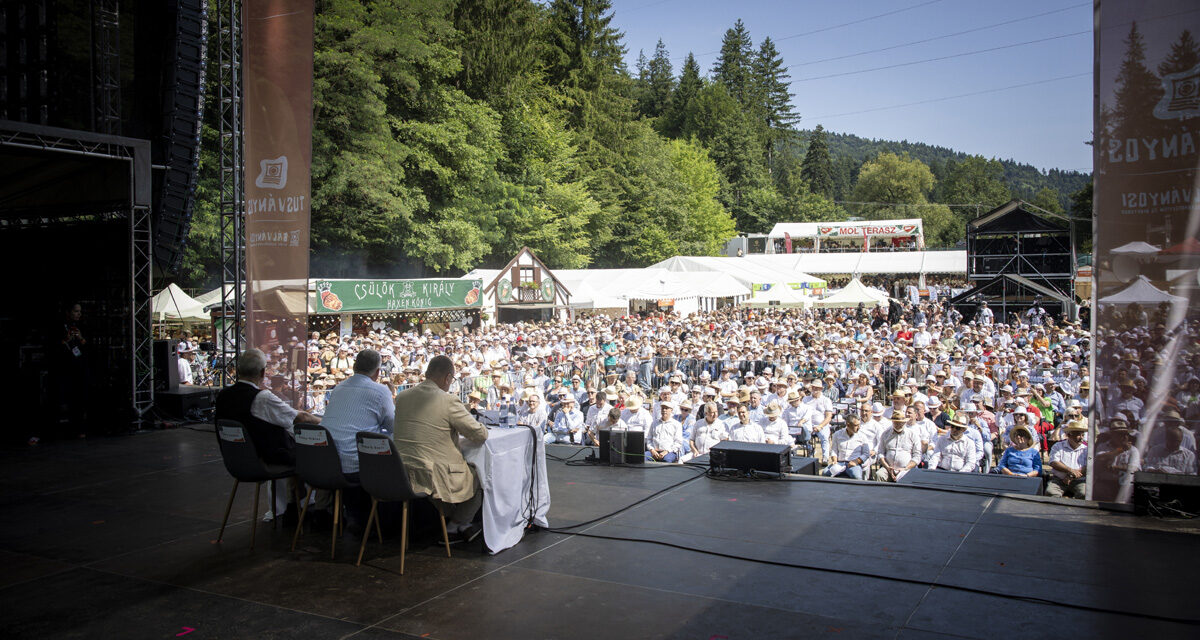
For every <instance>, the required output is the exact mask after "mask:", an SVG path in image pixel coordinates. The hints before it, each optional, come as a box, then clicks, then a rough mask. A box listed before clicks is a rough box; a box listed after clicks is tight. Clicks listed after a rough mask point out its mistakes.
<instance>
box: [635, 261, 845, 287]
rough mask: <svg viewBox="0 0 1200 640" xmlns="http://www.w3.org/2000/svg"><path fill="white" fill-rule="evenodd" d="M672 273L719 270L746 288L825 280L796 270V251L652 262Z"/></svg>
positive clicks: (819, 283)
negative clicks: (756, 285) (793, 252)
mask: <svg viewBox="0 0 1200 640" xmlns="http://www.w3.org/2000/svg"><path fill="white" fill-rule="evenodd" d="M652 268H658V269H666V270H668V271H674V272H703V273H711V272H714V271H716V272H719V273H724V274H727V275H729V276H732V277H733V278H734V279H735V280H737V281H738V282H740V283H742V284H744V285H746V286H747V287H749V286H751V285H755V284H775V283H779V282H783V283H795V284H801V283H809V284H817V285H821V286H824V284H825V281H824V280H822V279H821V278H818V277H815V276H813V275H810V274H808V273H805V272H803V271H800V270H798V269H796V256H795V254H776V255H761V256H743V257H740V258H724V257H711V256H676V257H674V258H667V259H666V260H663V261H662V262H659V263H657V264H654V265H652Z"/></svg>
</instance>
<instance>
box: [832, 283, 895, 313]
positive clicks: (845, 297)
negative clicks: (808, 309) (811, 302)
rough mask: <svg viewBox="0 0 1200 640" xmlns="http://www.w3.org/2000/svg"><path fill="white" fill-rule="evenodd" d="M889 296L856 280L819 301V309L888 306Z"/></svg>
mask: <svg viewBox="0 0 1200 640" xmlns="http://www.w3.org/2000/svg"><path fill="white" fill-rule="evenodd" d="M887 302H888V295H887V294H886V293H884V292H882V291H880V290H879V289H872V288H871V287H868V286H866V285H864V284H863V283H862V281H861V280H859V279H858V278H855V279H853V280H851V281H850V284H848V285H846V286H845V287H843V288H842V289H841V290H839V291H837V292H836V293H834V294H831V295H830V296H828V297H826V298H822V299H820V300H818V301H817V306H818V307H857V306H858V305H859V304H862V305H863V306H865V307H878V306H882V305H885V304H887Z"/></svg>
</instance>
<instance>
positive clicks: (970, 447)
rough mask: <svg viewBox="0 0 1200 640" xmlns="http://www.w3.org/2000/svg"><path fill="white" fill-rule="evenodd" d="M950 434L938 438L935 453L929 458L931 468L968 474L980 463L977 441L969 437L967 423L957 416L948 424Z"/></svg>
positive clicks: (934, 448)
mask: <svg viewBox="0 0 1200 640" xmlns="http://www.w3.org/2000/svg"><path fill="white" fill-rule="evenodd" d="M946 426H947V427H949V433H945V434H942V435H940V436H938V437H937V440H936V442H934V445H933V453H932V454H931V455H930V456H929V468H931V469H941V470H944V471H954V472H957V473H968V472H971V471H974V470H975V468H976V466H977V465H978V463H979V453H978V452H977V451H976V447H975V441H974V440H972V439H971V438H968V437H967V429H968V427H967V423H966V422H964V421H963V420H962V418H961V417H959V416H955V417H953V418H951V419H950V420H949V421H947V422H946Z"/></svg>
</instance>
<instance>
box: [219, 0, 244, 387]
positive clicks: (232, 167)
mask: <svg viewBox="0 0 1200 640" xmlns="http://www.w3.org/2000/svg"><path fill="white" fill-rule="evenodd" d="M217 37H218V39H219V42H218V45H217V98H218V104H217V109H218V116H219V120H220V123H219V135H218V145H219V146H220V149H219V154H218V162H219V169H220V199H221V200H220V211H219V215H220V220H221V224H220V241H221V293H222V310H223V313H224V320H223V324H222V325H221V327H220V334H219V335H216V336H214V338H215V339H216V340H217V345H216V347H217V349H218V350H219V351H220V363H219V366H218V370H217V378H216V381H217V384H218V385H219V386H225V385H228V384H231V383H232V382H233V378H232V375H231V374H230V371H229V369H230V365H231V364H232V363H233V362H234V361H235V360H236V359H237V354H238V353H240V352H241V350H242V320H243V309H242V299H243V296H244V293H243V287H244V286H245V281H246V256H245V234H244V232H243V230H242V224H243V222H244V216H245V189H244V185H243V184H242V169H243V165H244V161H243V157H242V152H243V140H242V2H241V0H218V2H217Z"/></svg>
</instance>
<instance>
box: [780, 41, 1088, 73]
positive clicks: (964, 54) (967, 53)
mask: <svg viewBox="0 0 1200 640" xmlns="http://www.w3.org/2000/svg"><path fill="white" fill-rule="evenodd" d="M1090 33H1092V31H1091V29H1088V30H1086V31H1075V32H1072V33H1061V34H1059V35H1056V36H1050V37H1048V38H1038V39H1036V40H1026V41H1024V42H1014V43H1012V44H1004V45H1000V46H998V47H988V48H986V49H976V50H974V51H964V52H962V53H952V54H950V55H945V56H937V57H934V58H925V59H923V60H912V61H910V62H898V63H896V64H889V65H884V66H882V67H871V68H869V69H857V70H855V71H843V72H841V73H829V74H826V75H823V76H809V77H807V78H796V79H795V80H792V82H793V83H795V82H809V81H812V80H826V79H829V78H841V77H844V76H854V75H859V74H862V73H870V72H872V71H884V70H886V69H897V68H900V67H911V66H913V65H917V64H925V63H926V62H938V61H941V60H952V59H954V58H965V57H968V56H975V55H979V54H981V53H990V52H992V51H1001V50H1003V49H1012V48H1014V47H1023V46H1026V45H1031V44H1038V43H1039V42H1050V41H1052V40H1061V39H1063V38H1070V37H1073V36H1081V35H1085V34H1090Z"/></svg>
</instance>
